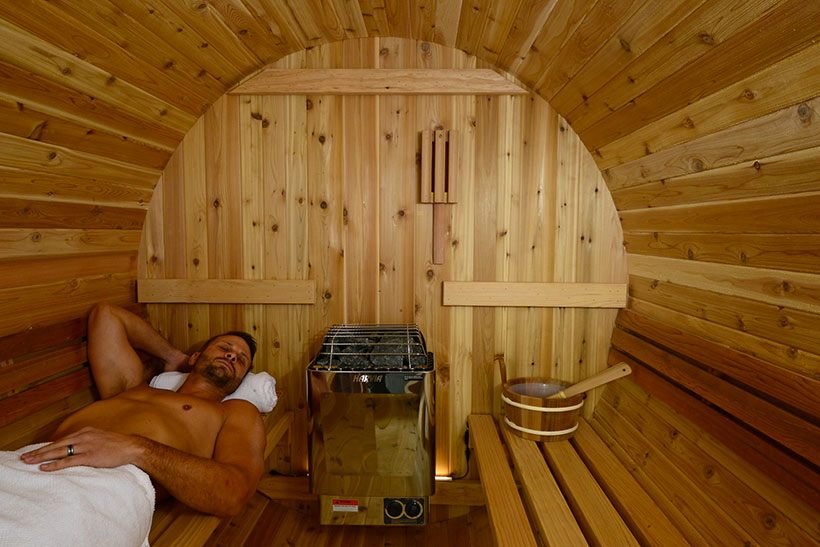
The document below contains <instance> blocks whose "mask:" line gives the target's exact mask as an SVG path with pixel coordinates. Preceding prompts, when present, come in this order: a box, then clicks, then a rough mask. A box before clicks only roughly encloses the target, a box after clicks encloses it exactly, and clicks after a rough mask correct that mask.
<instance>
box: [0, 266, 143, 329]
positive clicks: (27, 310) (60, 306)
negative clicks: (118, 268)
mask: <svg viewBox="0 0 820 547" xmlns="http://www.w3.org/2000/svg"><path fill="white" fill-rule="evenodd" d="M103 300H106V301H108V302H111V303H112V304H119V305H127V304H130V303H132V302H134V275H133V274H132V273H126V274H105V275H97V276H89V277H81V278H76V279H70V280H66V281H59V282H55V283H45V284H42V285H31V286H26V287H14V288H8V289H0V305H2V307H3V310H5V311H4V313H3V316H2V318H0V336H1V335H8V334H13V333H15V332H19V331H21V330H24V329H27V328H32V327H39V326H46V325H50V324H53V323H56V322H59V321H64V320H68V319H71V318H74V317H84V316H86V315H88V312H89V311H90V310H91V308H92V306H93V305H94V304H95V303H97V302H100V301H103Z"/></svg>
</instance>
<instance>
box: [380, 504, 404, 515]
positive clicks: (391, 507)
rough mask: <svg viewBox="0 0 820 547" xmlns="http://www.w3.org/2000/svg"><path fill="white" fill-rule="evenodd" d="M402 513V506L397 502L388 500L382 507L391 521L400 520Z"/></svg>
mask: <svg viewBox="0 0 820 547" xmlns="http://www.w3.org/2000/svg"><path fill="white" fill-rule="evenodd" d="M402 511H404V505H402V503H401V502H400V501H398V500H390V501H389V502H387V504H386V505H385V507H384V512H385V513H387V516H388V517H390V518H391V519H397V518H400V517H401V514H402Z"/></svg>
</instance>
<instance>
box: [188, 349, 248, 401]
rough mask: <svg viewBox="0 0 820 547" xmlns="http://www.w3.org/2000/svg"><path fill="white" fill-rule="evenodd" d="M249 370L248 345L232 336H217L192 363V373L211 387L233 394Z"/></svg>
mask: <svg viewBox="0 0 820 547" xmlns="http://www.w3.org/2000/svg"><path fill="white" fill-rule="evenodd" d="M250 368H251V352H250V348H249V347H248V344H247V343H246V342H245V341H244V340H243V339H242V338H240V337H238V336H233V335H225V336H219V337H217V338H216V339H214V340H213V341H212V342H211V343H210V344H208V347H206V348H205V349H204V350H202V351H201V352H200V353H199V355H198V356H197V357H196V361H195V362H194V372H196V373H198V374H200V375H201V376H203V377H204V378H206V379H207V380H209V381H210V382H211V383H212V384H213V385H215V386H216V387H218V388H221V389H223V390H224V391H225V394H226V395H227V394H230V393H233V392H234V390H236V388H237V387H239V384H240V383H242V379H243V378H244V377H245V374H246V373H247V372H248V369H250Z"/></svg>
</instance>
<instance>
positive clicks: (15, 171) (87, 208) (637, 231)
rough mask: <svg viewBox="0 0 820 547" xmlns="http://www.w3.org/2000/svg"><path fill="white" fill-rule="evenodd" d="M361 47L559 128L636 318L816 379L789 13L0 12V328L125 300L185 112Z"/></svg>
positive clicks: (157, 0) (398, 5) (640, 1)
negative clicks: (610, 206)
mask: <svg viewBox="0 0 820 547" xmlns="http://www.w3.org/2000/svg"><path fill="white" fill-rule="evenodd" d="M372 36H391V37H406V38H414V39H418V40H426V41H432V42H436V43H439V44H442V45H445V46H450V47H454V48H457V49H461V50H464V51H466V52H467V53H470V54H473V55H476V56H477V57H479V58H480V59H483V60H485V61H487V62H489V63H491V64H492V65H494V66H496V67H498V68H499V69H501V70H503V71H507V72H509V73H511V74H513V75H515V76H516V77H517V78H518V79H519V80H520V82H521V83H522V84H523V85H525V86H527V87H528V88H530V89H532V90H534V91H535V92H536V93H538V94H539V95H540V96H542V97H543V98H544V99H546V100H547V101H548V102H549V103H550V104H551V105H552V107H553V108H555V109H556V110H557V111H558V112H559V113H560V114H561V115H562V116H563V117H564V118H565V119H566V120H567V121H568V122H569V124H571V126H572V127H573V129H574V130H575V132H576V133H577V134H578V135H579V136H580V138H581V139H582V141H583V143H584V144H585V145H586V147H587V148H588V150H589V151H590V153H591V154H592V156H593V157H594V159H595V161H596V163H597V165H598V167H599V168H600V170H601V172H602V173H603V175H604V178H605V179H606V181H607V183H608V186H609V189H610V191H611V194H612V196H613V199H614V201H615V204H616V206H617V208H618V211H619V215H620V220H621V224H622V227H623V230H624V242H625V244H626V248H627V251H628V253H629V272H630V290H631V300H630V307H631V308H632V309H633V310H634V311H636V312H638V313H640V314H644V315H647V316H651V317H655V318H658V319H659V320H662V321H664V322H665V323H667V324H671V325H675V326H676V327H679V328H681V329H683V330H686V331H689V332H693V333H696V334H698V335H699V336H702V337H704V338H707V339H711V340H714V341H717V342H720V343H722V344H726V345H729V346H731V347H735V348H737V349H741V350H743V351H747V352H749V353H753V354H755V355H757V356H758V357H760V358H762V359H765V360H767V361H768V362H770V363H772V364H774V365H776V366H777V367H781V368H783V369H788V370H789V371H793V372H795V373H797V374H800V375H805V376H808V377H815V378H817V377H818V374H820V372H818V371H820V337H818V334H817V333H818V332H820V328H819V327H820V320H818V312H819V311H820V305H819V304H818V302H819V301H820V276H818V273H820V250H818V249H820V235H819V234H818V232H820V214H818V211H820V124H818V121H817V119H818V105H820V97H818V95H820V43H818V36H820V3H817V2H807V1H806V0H791V1H786V0H717V1H704V0H665V1H663V2H658V1H653V0H597V1H596V0H585V1H576V2H565V1H557V0H511V1H505V2H498V1H490V0H463V1H458V0H454V1H446V2H445V1H436V0H417V1H408V2H401V1H390V0H372V1H371V0H367V1H365V0H360V1H346V0H304V1H298V2H297V1H288V0H278V1H276V0H198V1H190V0H188V1H176V0H152V1H139V0H95V1H73V0H72V1H70V0H53V1H50V2H35V1H18V2H3V3H2V4H1V5H0V120H2V124H0V128H1V129H0V207H1V208H2V215H0V218H1V219H2V220H0V241H2V243H1V244H0V249H2V250H0V260H2V265H3V267H2V272H3V274H2V276H0V280H2V285H0V291H3V294H4V295H5V296H4V297H3V300H4V302H5V306H6V313H5V315H6V316H7V317H6V319H4V320H3V324H2V328H0V331H2V334H4V335H5V334H9V333H13V332H17V331H19V330H21V329H25V328H29V327H31V326H32V325H43V324H48V322H49V321H56V320H58V319H60V317H59V316H60V314H63V315H64V316H65V317H64V318H69V317H72V316H74V315H76V314H77V311H78V310H80V309H87V307H88V305H89V302H92V301H94V300H98V299H100V298H107V299H109V300H114V301H117V300H118V299H120V300H128V299H129V298H131V297H130V296H129V295H130V294H131V288H130V283H132V282H133V279H134V277H135V271H136V269H135V261H136V251H137V249H138V246H139V239H140V236H141V231H142V228H143V223H144V218H145V212H146V210H147V206H148V203H149V202H150V200H151V197H152V191H153V188H154V186H155V184H156V182H157V180H158V177H159V175H160V173H161V172H162V170H163V168H164V167H165V165H166V163H167V162H168V160H169V158H170V156H171V154H172V153H173V152H174V150H175V149H176V147H177V145H178V144H179V143H180V141H181V140H182V138H183V137H184V136H185V134H186V132H187V131H188V130H189V129H190V128H191V127H192V126H193V125H194V123H195V122H196V120H197V119H198V118H200V116H202V114H203V113H204V112H205V111H207V110H208V108H209V106H210V105H211V104H213V103H214V102H215V101H216V100H217V99H218V98H219V97H221V96H222V95H224V94H225V92H226V91H228V90H229V89H231V88H232V87H233V86H235V85H236V84H237V83H238V82H240V81H241V80H242V79H244V78H246V77H248V76H250V75H252V74H253V73H255V72H256V71H257V70H259V69H261V68H262V67H264V66H266V65H268V64H270V63H272V62H274V61H276V60H277V59H280V58H282V57H284V56H286V55H288V54H289V53H292V52H295V51H299V50H303V49H306V48H312V47H314V46H316V45H319V44H324V43H329V42H334V41H340V40H346V39H352V38H360V37H372ZM83 255H93V256H95V257H97V259H96V260H94V261H88V260H82V259H81V258H78V257H82V256H83ZM91 278H94V279H95V280H96V281H95V282H94V283H90V282H89V283H84V282H80V281H78V279H83V280H87V279H91ZM98 278H99V279H98ZM31 287H37V288H36V289H31ZM24 289H25V290H24ZM55 301H56V302H59V303H60V305H58V306H54V305H52V304H53V303H54V302H55Z"/></svg>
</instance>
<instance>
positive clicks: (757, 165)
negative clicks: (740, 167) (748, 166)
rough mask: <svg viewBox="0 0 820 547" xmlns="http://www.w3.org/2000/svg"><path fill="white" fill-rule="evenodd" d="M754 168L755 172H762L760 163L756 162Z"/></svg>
mask: <svg viewBox="0 0 820 547" xmlns="http://www.w3.org/2000/svg"><path fill="white" fill-rule="evenodd" d="M752 167H754V169H755V171H760V162H759V161H757V160H755V162H754V163H753V164H752Z"/></svg>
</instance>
